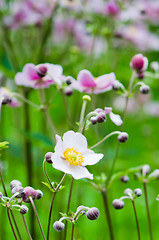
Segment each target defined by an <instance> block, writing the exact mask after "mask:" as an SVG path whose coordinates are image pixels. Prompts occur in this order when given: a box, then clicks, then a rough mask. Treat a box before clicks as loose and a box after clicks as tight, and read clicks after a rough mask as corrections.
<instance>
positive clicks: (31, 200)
mask: <svg viewBox="0 0 159 240" xmlns="http://www.w3.org/2000/svg"><path fill="white" fill-rule="evenodd" d="M29 200H30V202H31V204H32V207H33V210H34V213H35V216H36V219H37V221H38V224H39V228H40V231H41V234H42V237H43V239H44V240H46V238H45V235H44V232H43V229H42V226H41V223H40V219H39V216H38V213H37V210H36V207H35V204H34V201H33V199H32V197H29Z"/></svg>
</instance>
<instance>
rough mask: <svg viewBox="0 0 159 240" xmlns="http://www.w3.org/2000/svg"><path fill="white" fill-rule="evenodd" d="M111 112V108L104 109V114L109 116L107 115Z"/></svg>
mask: <svg viewBox="0 0 159 240" xmlns="http://www.w3.org/2000/svg"><path fill="white" fill-rule="evenodd" d="M111 111H112V108H111V107H105V108H104V112H105V114H109V113H111Z"/></svg>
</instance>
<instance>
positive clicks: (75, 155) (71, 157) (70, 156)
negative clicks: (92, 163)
mask: <svg viewBox="0 0 159 240" xmlns="http://www.w3.org/2000/svg"><path fill="white" fill-rule="evenodd" d="M63 155H64V158H65V159H66V161H67V162H68V163H69V164H71V165H74V166H81V165H82V163H83V162H84V160H83V156H82V153H80V152H79V151H78V150H77V149H75V148H74V147H73V148H66V150H65V151H64V153H63Z"/></svg>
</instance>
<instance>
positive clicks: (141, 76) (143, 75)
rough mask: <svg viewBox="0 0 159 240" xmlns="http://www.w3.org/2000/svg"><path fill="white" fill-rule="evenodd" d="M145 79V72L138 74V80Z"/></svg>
mask: <svg viewBox="0 0 159 240" xmlns="http://www.w3.org/2000/svg"><path fill="white" fill-rule="evenodd" d="M144 77H145V73H144V72H139V73H138V74H137V78H138V79H143V78H144Z"/></svg>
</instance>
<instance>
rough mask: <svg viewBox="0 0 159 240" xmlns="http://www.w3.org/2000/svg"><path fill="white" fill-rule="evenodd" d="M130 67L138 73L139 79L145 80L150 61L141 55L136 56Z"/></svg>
mask: <svg viewBox="0 0 159 240" xmlns="http://www.w3.org/2000/svg"><path fill="white" fill-rule="evenodd" d="M130 67H131V68H132V69H133V70H135V71H136V73H137V77H138V78H139V79H143V78H144V75H145V71H146V69H147V67H148V59H147V58H146V57H144V56H143V55H142V54H141V53H139V54H136V55H135V56H134V57H133V58H132V59H131V62H130Z"/></svg>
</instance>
